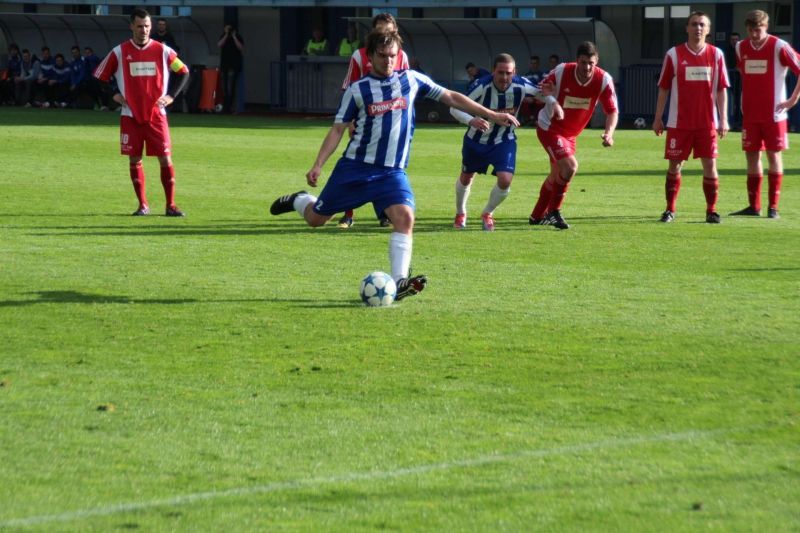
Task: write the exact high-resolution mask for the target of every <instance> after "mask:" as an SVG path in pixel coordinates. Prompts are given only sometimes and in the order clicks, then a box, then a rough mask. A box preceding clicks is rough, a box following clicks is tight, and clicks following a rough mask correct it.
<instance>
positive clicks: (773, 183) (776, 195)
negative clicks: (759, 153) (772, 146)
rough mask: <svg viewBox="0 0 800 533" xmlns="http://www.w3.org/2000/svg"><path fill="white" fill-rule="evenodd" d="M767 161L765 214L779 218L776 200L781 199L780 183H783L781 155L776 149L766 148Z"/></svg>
mask: <svg viewBox="0 0 800 533" xmlns="http://www.w3.org/2000/svg"><path fill="white" fill-rule="evenodd" d="M767 161H768V163H769V167H768V168H769V171H768V172H767V179H768V181H769V184H768V193H767V200H768V202H769V203H768V204H767V216H768V217H769V218H780V215H779V214H778V202H780V199H781V184H782V183H783V156H782V155H781V152H780V151H778V150H776V151H772V150H767Z"/></svg>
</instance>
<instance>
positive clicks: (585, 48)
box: [575, 41, 598, 57]
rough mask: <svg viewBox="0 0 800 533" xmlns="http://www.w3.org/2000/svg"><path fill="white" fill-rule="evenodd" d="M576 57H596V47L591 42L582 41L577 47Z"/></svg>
mask: <svg viewBox="0 0 800 533" xmlns="http://www.w3.org/2000/svg"><path fill="white" fill-rule="evenodd" d="M575 55H576V56H578V57H580V56H587V57H597V56H598V53H597V46H595V44H594V43H593V42H592V41H583V42H582V43H581V44H579V45H578V52H577V53H576V54H575Z"/></svg>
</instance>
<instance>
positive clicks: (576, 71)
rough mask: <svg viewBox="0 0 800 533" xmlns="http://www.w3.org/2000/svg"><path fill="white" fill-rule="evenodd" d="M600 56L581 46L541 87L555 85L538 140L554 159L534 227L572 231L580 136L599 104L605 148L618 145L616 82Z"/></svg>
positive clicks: (592, 48)
mask: <svg viewBox="0 0 800 533" xmlns="http://www.w3.org/2000/svg"><path fill="white" fill-rule="evenodd" d="M599 58H600V56H599V55H598V53H597V47H596V46H595V44H594V43H592V42H590V41H585V42H583V43H581V44H580V45H578V52H577V60H576V61H575V62H574V63H562V64H560V65H558V66H557V67H556V68H554V69H553V70H551V71H550V72H549V73H548V74H547V76H545V79H544V81H543V82H542V84H543V85H544V84H552V85H553V87H554V95H552V96H548V97H547V98H546V99H545V103H546V104H545V108H544V109H542V110H541V111H540V112H539V117H538V122H537V127H536V135H537V136H538V137H539V142H541V143H542V146H543V147H544V149H545V151H546V152H547V154H548V155H549V156H550V174H549V175H548V176H547V178H545V180H544V183H542V187H541V190H540V191H539V199H538V201H537V202H536V206H535V207H534V208H533V212H531V216H530V218H529V219H528V222H529V223H530V224H531V225H533V226H539V225H552V226H555V227H556V228H558V229H568V228H569V224H567V222H566V221H565V220H564V218H563V217H562V216H561V204H563V202H564V197H565V196H566V194H567V189H568V188H569V184H570V181H571V180H572V178H573V177H574V176H575V173H576V172H577V171H578V160H577V159H576V158H575V153H576V143H575V139H576V137H577V136H578V135H579V134H580V133H581V132H582V131H583V130H584V128H586V125H587V124H589V121H590V120H591V118H592V114H594V110H595V107H597V104H598V103H600V105H601V106H602V107H603V112H604V113H605V115H606V122H605V130H604V131H603V134H602V135H601V136H600V138H601V139H602V143H603V146H612V145H613V144H614V130H615V129H616V128H617V120H618V118H619V112H618V111H617V95H616V92H615V91H614V80H612V79H611V75H610V74H608V72H606V71H604V70H603V69H601V68H600V67H598V66H597V62H598V60H599Z"/></svg>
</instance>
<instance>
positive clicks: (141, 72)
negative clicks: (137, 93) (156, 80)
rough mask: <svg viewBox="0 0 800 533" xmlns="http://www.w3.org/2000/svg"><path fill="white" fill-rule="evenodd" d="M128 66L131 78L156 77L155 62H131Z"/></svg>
mask: <svg viewBox="0 0 800 533" xmlns="http://www.w3.org/2000/svg"><path fill="white" fill-rule="evenodd" d="M128 65H130V73H131V76H155V75H156V62H155V61H131V62H130V63H128Z"/></svg>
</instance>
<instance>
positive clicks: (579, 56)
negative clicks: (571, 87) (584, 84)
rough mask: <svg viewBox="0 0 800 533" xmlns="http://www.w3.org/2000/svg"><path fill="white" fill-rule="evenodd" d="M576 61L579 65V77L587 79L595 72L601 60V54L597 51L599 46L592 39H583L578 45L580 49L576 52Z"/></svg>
mask: <svg viewBox="0 0 800 533" xmlns="http://www.w3.org/2000/svg"><path fill="white" fill-rule="evenodd" d="M575 57H576V59H575V62H576V63H577V65H578V68H577V71H576V72H577V74H578V77H579V78H581V79H583V80H587V79H589V78H590V77H591V76H592V74H593V73H594V67H596V66H597V62H598V61H599V60H600V54H598V53H597V46H596V45H595V44H594V43H593V42H592V41H583V42H582V43H581V44H579V45H578V50H577V51H576V53H575Z"/></svg>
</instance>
